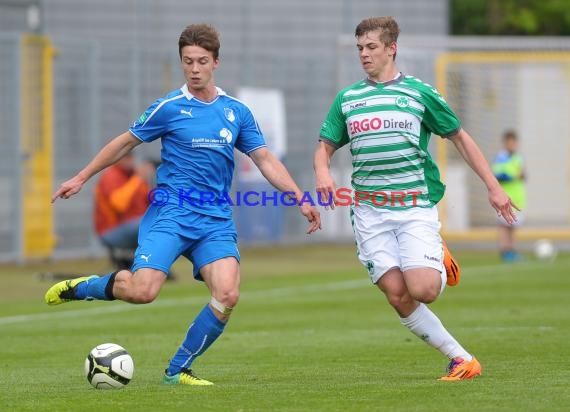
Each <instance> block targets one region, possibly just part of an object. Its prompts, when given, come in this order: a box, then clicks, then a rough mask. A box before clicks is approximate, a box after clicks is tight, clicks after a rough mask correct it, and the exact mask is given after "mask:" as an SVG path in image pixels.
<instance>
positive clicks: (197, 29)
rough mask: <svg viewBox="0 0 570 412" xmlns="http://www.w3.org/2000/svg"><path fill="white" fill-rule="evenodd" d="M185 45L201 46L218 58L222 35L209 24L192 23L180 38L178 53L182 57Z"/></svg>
mask: <svg viewBox="0 0 570 412" xmlns="http://www.w3.org/2000/svg"><path fill="white" fill-rule="evenodd" d="M185 46H200V47H202V48H203V49H206V50H208V51H209V52H211V53H212V55H213V56H214V59H217V58H218V55H219V53H220V36H219V34H218V31H217V30H216V29H215V28H214V27H213V26H211V25H209V24H191V25H190V26H187V27H186V28H185V29H184V31H182V33H180V38H179V39H178V55H179V56H180V58H182V49H183V48H184V47H185Z"/></svg>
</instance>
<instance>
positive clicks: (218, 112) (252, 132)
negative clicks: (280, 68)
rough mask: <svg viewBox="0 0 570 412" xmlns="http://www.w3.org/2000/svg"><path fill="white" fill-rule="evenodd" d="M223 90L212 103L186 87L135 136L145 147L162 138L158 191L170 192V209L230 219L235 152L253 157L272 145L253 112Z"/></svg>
mask: <svg viewBox="0 0 570 412" xmlns="http://www.w3.org/2000/svg"><path fill="white" fill-rule="evenodd" d="M217 90H218V96H217V97H216V99H215V100H213V101H211V102H207V103H206V102H202V101H200V100H198V99H196V98H195V97H194V96H193V95H192V94H191V93H190V92H189V90H188V87H187V86H186V85H184V86H183V87H182V88H180V89H179V90H175V91H173V92H171V93H169V94H168V95H167V96H166V97H164V98H161V99H158V100H157V101H155V102H154V103H153V104H152V105H151V106H150V107H149V108H148V109H147V110H146V111H145V112H144V113H143V114H142V115H141V116H140V117H139V118H138V120H136V121H135V122H134V124H133V125H132V126H131V128H130V129H129V131H130V132H131V133H132V134H133V135H134V136H135V137H137V138H138V139H140V140H141V141H143V142H151V141H153V140H155V139H158V138H161V140H162V142H161V143H162V150H161V158H162V163H161V165H160V166H159V168H158V170H157V186H158V187H159V188H163V189H165V190H167V191H168V193H169V200H168V203H169V206H173V205H176V207H183V208H185V209H190V210H194V211H197V212H199V213H202V214H205V215H209V216H218V217H223V218H230V217H231V213H232V212H231V207H230V206H231V199H230V197H229V191H230V188H231V183H232V177H233V172H234V148H236V149H238V150H239V151H241V152H243V153H246V154H249V153H250V152H252V151H254V150H256V149H259V148H261V147H264V146H265V145H266V144H265V139H264V137H263V135H262V133H261V131H260V129H259V126H258V124H257V122H256V120H255V118H254V116H253V114H252V112H251V110H250V109H249V108H248V107H247V106H246V105H245V104H244V103H242V102H241V101H239V100H237V99H235V98H233V97H231V96H228V95H227V94H226V93H225V92H224V91H223V90H221V89H217Z"/></svg>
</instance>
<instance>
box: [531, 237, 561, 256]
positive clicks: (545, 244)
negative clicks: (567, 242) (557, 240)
mask: <svg viewBox="0 0 570 412" xmlns="http://www.w3.org/2000/svg"><path fill="white" fill-rule="evenodd" d="M534 255H535V256H536V257H537V258H538V259H540V260H553V259H554V258H555V257H556V248H555V247H554V245H553V244H552V242H551V241H550V240H548V239H540V240H537V241H536V243H535V244H534Z"/></svg>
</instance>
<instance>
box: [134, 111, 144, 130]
mask: <svg viewBox="0 0 570 412" xmlns="http://www.w3.org/2000/svg"><path fill="white" fill-rule="evenodd" d="M146 118H147V115H146V113H143V114H141V115H140V116H139V118H138V119H137V120H136V121H135V122H134V123H133V127H135V126H136V125H139V124H143V123H144V122H145V120H146Z"/></svg>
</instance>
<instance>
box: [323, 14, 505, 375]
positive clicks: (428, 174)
mask: <svg viewBox="0 0 570 412" xmlns="http://www.w3.org/2000/svg"><path fill="white" fill-rule="evenodd" d="M399 33H400V29H399V27H398V23H397V22H396V21H395V20H394V19H393V18H392V17H372V18H369V19H365V20H363V21H362V22H360V23H359V24H358V26H357V27H356V30H355V37H356V46H357V49H358V56H359V58H360V63H361V65H362V69H363V70H364V72H365V73H366V75H367V77H366V79H365V80H363V81H360V82H358V83H355V84H353V85H352V86H349V87H347V88H345V89H343V90H341V91H340V93H338V95H337V96H336V98H335V100H334V102H333V104H332V106H331V108H330V110H329V113H328V115H327V117H326V120H325V121H324V122H323V125H322V128H321V131H320V139H319V143H318V145H317V149H316V150H315V155H314V168H315V180H316V190H317V192H318V193H319V194H320V196H321V199H322V200H324V202H325V204H330V208H331V209H334V208H335V206H336V205H341V203H340V202H339V199H340V198H341V196H340V193H341V189H339V190H338V192H337V187H336V183H335V181H334V179H333V177H332V175H331V172H330V163H331V159H332V156H333V154H334V153H335V151H336V150H337V149H339V148H341V147H343V146H345V145H350V151H351V154H352V166H353V167H352V186H353V187H352V189H350V190H351V191H353V196H354V202H353V204H352V205H351V218H352V224H353V229H354V234H355V238H356V246H357V250H358V258H359V259H360V261H361V263H362V264H363V265H364V267H365V268H366V269H367V270H368V274H369V276H370V279H371V281H372V283H373V284H375V285H376V286H377V287H378V289H380V291H382V292H383V293H384V294H385V295H386V298H387V300H388V302H389V303H390V305H392V307H393V308H394V309H395V310H396V312H397V313H398V315H399V317H400V322H401V323H402V324H403V325H404V326H406V327H407V328H408V329H409V330H410V331H411V332H412V333H413V334H414V335H416V336H418V337H419V338H420V339H422V340H423V341H424V342H426V343H427V344H429V345H430V346H432V347H434V348H435V349H437V350H438V351H440V352H441V353H442V354H443V355H444V356H446V357H447V358H448V360H449V366H448V373H447V374H446V375H445V376H443V377H442V378H441V379H442V380H446V381H448V380H461V379H470V378H473V377H475V376H477V375H480V374H481V365H480V364H479V362H478V361H477V359H475V357H473V355H471V354H470V353H469V352H467V351H466V350H465V349H464V348H463V347H462V346H461V345H460V344H459V343H458V342H457V341H456V340H455V338H453V336H451V334H450V333H449V332H448V331H447V330H446V329H445V327H444V326H443V324H442V323H441V321H440V320H439V318H438V317H437V316H436V315H435V314H434V313H433V312H432V311H431V310H430V309H429V308H428V306H427V304H429V303H431V302H433V301H435V300H436V299H437V298H438V296H439V295H440V293H441V292H442V291H443V288H444V286H445V284H446V283H447V284H449V285H451V286H454V285H455V284H457V282H458V280H459V270H458V266H457V263H456V262H455V260H454V259H453V258H452V257H451V254H450V253H449V251H448V250H447V248H446V247H445V244H444V243H443V242H442V239H441V236H440V234H439V230H440V223H439V218H438V214H437V208H436V204H437V203H438V202H439V201H440V200H441V198H442V197H443V194H444V191H445V186H444V184H443V183H442V182H441V180H440V175H439V171H438V168H437V165H436V164H435V162H434V161H433V159H432V158H431V156H430V154H429V151H428V143H429V139H430V136H431V135H432V134H438V135H440V136H443V137H446V138H448V139H449V140H450V141H451V142H453V144H454V145H455V147H456V148H457V150H458V151H459V153H460V154H461V155H462V156H463V158H464V159H465V161H466V162H467V164H468V165H469V166H470V167H471V168H472V169H473V170H474V171H475V173H476V174H477V175H478V176H479V177H480V178H481V180H482V181H483V182H484V184H485V185H486V187H487V190H488V195H489V202H490V203H491V206H492V207H493V208H494V209H495V210H496V211H497V213H498V214H501V215H502V216H504V217H505V220H506V221H507V222H509V223H512V222H513V221H514V213H513V204H512V202H511V200H510V198H509V197H508V196H507V195H506V194H505V192H504V191H503V190H502V189H501V186H500V185H499V182H497V179H496V178H495V176H494V175H493V173H492V171H491V168H490V167H489V164H488V163H487V161H486V160H485V158H484V156H483V154H482V153H481V150H480V149H479V147H478V146H477V144H476V143H475V141H474V140H473V139H472V138H471V136H470V135H469V134H468V133H467V132H466V131H465V130H464V129H463V128H462V127H461V124H460V121H459V119H458V118H457V116H456V115H455V114H454V113H453V111H452V110H451V109H450V108H449V106H448V105H447V103H446V102H445V100H444V99H443V98H442V97H441V95H440V94H439V93H438V92H437V91H436V90H435V89H434V88H433V87H432V86H430V85H428V84H425V83H423V82H422V81H420V80H418V79H416V78H414V77H412V76H405V75H403V74H402V73H401V72H400V71H399V70H398V68H397V67H396V63H395V60H396V54H397V51H398V45H397V40H398V35H399ZM343 189H344V190H342V194H343V196H342V199H346V197H345V196H344V195H345V194H346V188H343ZM331 196H332V199H330V197H331ZM345 204H346V203H345ZM446 275H447V276H446Z"/></svg>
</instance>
